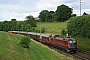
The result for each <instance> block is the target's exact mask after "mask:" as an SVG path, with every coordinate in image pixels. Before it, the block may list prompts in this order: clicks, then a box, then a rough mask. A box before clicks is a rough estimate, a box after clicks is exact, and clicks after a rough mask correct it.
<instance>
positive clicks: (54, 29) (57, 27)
mask: <svg viewBox="0 0 90 60" xmlns="http://www.w3.org/2000/svg"><path fill="white" fill-rule="evenodd" d="M40 27H42V28H45V33H52V34H59V35H60V34H61V30H62V29H66V27H67V22H37V29H40Z"/></svg>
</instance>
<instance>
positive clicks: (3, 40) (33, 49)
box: [0, 31, 73, 60]
mask: <svg viewBox="0 0 90 60" xmlns="http://www.w3.org/2000/svg"><path fill="white" fill-rule="evenodd" d="M22 37H23V36H20V35H17V34H8V33H7V32H1V31H0V60H73V59H71V58H68V57H67V56H64V55H62V54H59V53H58V52H56V51H54V50H51V49H50V48H48V47H47V46H44V45H42V44H40V43H38V42H35V41H33V40H31V42H30V48H29V49H28V48H23V47H21V46H19V45H18V44H19V42H20V41H21V38H22Z"/></svg>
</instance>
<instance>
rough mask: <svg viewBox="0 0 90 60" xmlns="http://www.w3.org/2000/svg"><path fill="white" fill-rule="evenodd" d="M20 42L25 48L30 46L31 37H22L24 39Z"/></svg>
mask: <svg viewBox="0 0 90 60" xmlns="http://www.w3.org/2000/svg"><path fill="white" fill-rule="evenodd" d="M19 44H20V45H21V46H22V47H24V48H29V44H30V38H29V37H22V40H21V42H20V43H19Z"/></svg>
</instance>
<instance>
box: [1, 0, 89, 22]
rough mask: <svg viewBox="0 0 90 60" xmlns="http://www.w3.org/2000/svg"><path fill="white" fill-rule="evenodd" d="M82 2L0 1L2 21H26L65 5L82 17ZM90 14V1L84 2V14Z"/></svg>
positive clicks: (84, 0) (71, 0)
mask: <svg viewBox="0 0 90 60" xmlns="http://www.w3.org/2000/svg"><path fill="white" fill-rule="evenodd" d="M79 2H80V0H0V21H5V20H7V21H10V20H11V19H13V18H15V19H17V20H25V17H26V16H28V15H29V14H30V15H32V16H34V17H38V15H39V13H40V12H41V11H42V10H49V11H56V9H57V6H60V5H62V4H65V5H67V6H69V7H70V8H73V13H74V14H77V15H80V3H79ZM83 12H86V13H88V14H90V0H82V14H83Z"/></svg>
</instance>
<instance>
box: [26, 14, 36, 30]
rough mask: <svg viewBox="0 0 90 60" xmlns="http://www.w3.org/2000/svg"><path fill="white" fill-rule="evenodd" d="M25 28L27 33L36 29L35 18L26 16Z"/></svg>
mask: <svg viewBox="0 0 90 60" xmlns="http://www.w3.org/2000/svg"><path fill="white" fill-rule="evenodd" d="M27 26H28V27H27ZM26 27H27V31H31V30H34V27H37V25H36V21H35V18H34V17H33V16H31V15H29V16H26Z"/></svg>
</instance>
